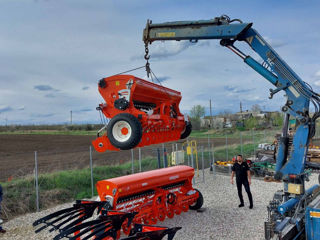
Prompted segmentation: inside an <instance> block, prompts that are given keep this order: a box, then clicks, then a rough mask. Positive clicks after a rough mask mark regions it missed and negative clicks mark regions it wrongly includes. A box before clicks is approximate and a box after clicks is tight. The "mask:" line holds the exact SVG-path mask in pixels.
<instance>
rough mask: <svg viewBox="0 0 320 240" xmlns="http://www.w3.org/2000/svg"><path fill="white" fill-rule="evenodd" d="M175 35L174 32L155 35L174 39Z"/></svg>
mask: <svg viewBox="0 0 320 240" xmlns="http://www.w3.org/2000/svg"><path fill="white" fill-rule="evenodd" d="M175 36H176V33H175V32H161V33H157V37H175Z"/></svg>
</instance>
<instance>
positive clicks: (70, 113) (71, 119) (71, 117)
mask: <svg viewBox="0 0 320 240" xmlns="http://www.w3.org/2000/svg"><path fill="white" fill-rule="evenodd" d="M70 125H72V110H71V111H70Z"/></svg>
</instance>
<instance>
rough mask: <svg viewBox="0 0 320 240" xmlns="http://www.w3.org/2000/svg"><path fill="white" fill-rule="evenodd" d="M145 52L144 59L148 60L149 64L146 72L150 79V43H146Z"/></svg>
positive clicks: (147, 63)
mask: <svg viewBox="0 0 320 240" xmlns="http://www.w3.org/2000/svg"><path fill="white" fill-rule="evenodd" d="M144 50H145V55H144V59H145V60H147V62H146V71H147V76H148V78H149V76H150V73H151V70H150V63H149V58H150V55H149V46H148V42H147V41H145V43H144Z"/></svg>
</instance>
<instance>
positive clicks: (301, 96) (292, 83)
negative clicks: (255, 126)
mask: <svg viewBox="0 0 320 240" xmlns="http://www.w3.org/2000/svg"><path fill="white" fill-rule="evenodd" d="M205 39H220V44H221V45H222V46H224V47H227V48H229V49H230V50H232V51H233V52H234V53H235V54H237V55H238V56H239V57H241V58H242V59H243V61H244V62H245V63H246V64H247V65H249V66H250V67H251V68H252V69H254V70H255V71H256V72H257V73H259V74H260V75H261V76H263V77H264V78H265V79H267V80H268V81H269V82H270V83H271V84H273V85H274V86H275V89H270V97H269V98H270V99H271V98H272V97H273V95H274V94H276V93H278V92H280V91H284V92H285V94H286V95H285V96H286V98H287V100H286V103H285V105H284V106H283V107H282V108H281V110H282V112H283V113H284V116H285V117H284V125H283V129H282V135H281V138H280V142H279V148H278V154H277V157H276V169H275V170H276V173H275V178H276V179H282V180H283V182H284V190H283V191H281V192H276V193H275V195H274V199H273V200H272V201H270V204H269V206H268V220H267V221H266V222H265V238H266V239H267V240H270V239H271V238H272V237H273V236H274V234H277V235H278V236H279V239H297V237H298V236H302V235H303V234H305V235H307V239H308V240H309V239H310V240H313V239H318V238H317V237H316V236H315V234H317V232H316V231H315V230H314V231H312V229H315V228H316V227H314V226H311V225H310V218H311V217H310V216H311V215H310V214H309V215H308V211H310V209H312V210H314V209H315V208H314V206H315V204H318V205H319V206H320V195H319V193H317V192H319V189H320V188H319V185H315V186H313V187H311V188H309V189H307V190H306V189H305V180H306V173H305V167H306V157H307V156H306V155H307V154H306V153H307V151H308V145H309V140H310V139H311V138H312V137H313V136H314V134H315V121H316V119H317V118H318V117H319V116H320V112H319V110H320V95H319V94H317V93H315V92H313V90H312V88H311V87H310V86H309V85H308V84H307V83H305V82H304V81H303V80H302V79H301V78H300V77H299V76H298V75H297V74H296V73H295V72H294V71H293V70H292V69H291V68H290V67H289V65H288V64H287V63H286V62H285V61H284V60H283V59H282V58H281V57H280V56H279V55H278V54H277V52H276V51H275V50H274V49H273V48H272V47H271V46H270V45H269V44H268V43H267V42H266V41H265V40H264V39H263V37H262V36H261V35H260V34H259V33H258V32H257V31H256V30H255V29H253V28H252V23H243V22H242V21H241V20H239V19H233V20H231V19H230V18H229V17H228V16H226V15H223V16H221V17H216V18H214V19H212V20H200V21H180V22H179V21H178V22H166V23H161V24H153V23H152V22H151V21H149V20H148V21H147V25H146V27H145V29H144V31H143V41H144V43H145V48H146V54H145V59H146V60H147V64H146V70H147V72H148V71H150V69H149V62H148V60H149V58H150V56H149V55H148V54H149V49H148V46H149V44H151V43H152V42H154V41H165V40H176V41H180V40H189V41H191V42H197V41H199V40H205ZM236 42H245V43H247V44H248V45H249V46H250V47H251V49H252V50H253V51H254V52H256V53H257V54H258V55H259V56H260V57H261V58H262V61H260V62H259V61H257V60H255V59H254V58H252V57H251V56H249V55H246V54H245V53H243V52H242V51H241V50H239V49H238V48H237V47H236V46H235V43H236ZM310 102H311V103H312V104H313V105H314V109H315V113H314V114H313V115H312V116H310V114H309V105H310ZM290 116H292V117H294V118H296V119H297V120H298V122H299V126H298V128H297V129H296V133H295V134H294V136H293V147H292V149H291V150H290V152H289V136H288V122H289V118H290ZM319 181H320V180H319ZM318 195H319V196H318ZM317 196H318V197H317ZM317 199H318V200H317ZM312 201H313V202H312ZM311 202H312V203H311ZM312 204H313V205H312ZM318 205H317V206H318ZM308 209H309V210H308ZM317 211H318V210H317ZM311 236H315V237H314V238H313V237H311ZM317 236H318V235H317Z"/></svg>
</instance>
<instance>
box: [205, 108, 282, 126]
mask: <svg viewBox="0 0 320 240" xmlns="http://www.w3.org/2000/svg"><path fill="white" fill-rule="evenodd" d="M280 114H281V113H280V112H266V111H259V112H252V111H249V110H246V111H243V112H237V113H234V114H231V113H230V114H222V115H218V116H212V117H210V116H205V117H204V118H202V119H201V122H200V127H201V128H213V129H221V128H231V127H234V126H236V127H245V126H244V124H245V121H246V120H247V119H250V118H255V119H256V120H257V124H258V125H260V126H263V125H264V126H268V125H273V119H274V118H276V117H279V115H280Z"/></svg>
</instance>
